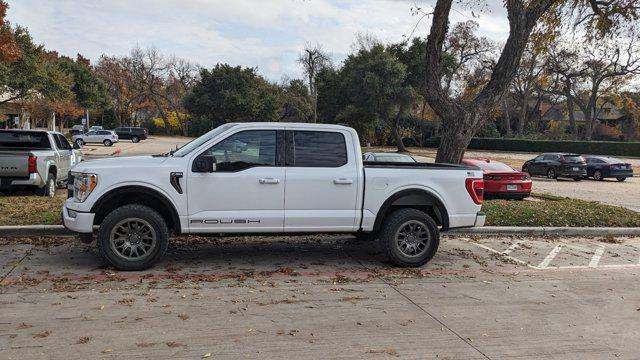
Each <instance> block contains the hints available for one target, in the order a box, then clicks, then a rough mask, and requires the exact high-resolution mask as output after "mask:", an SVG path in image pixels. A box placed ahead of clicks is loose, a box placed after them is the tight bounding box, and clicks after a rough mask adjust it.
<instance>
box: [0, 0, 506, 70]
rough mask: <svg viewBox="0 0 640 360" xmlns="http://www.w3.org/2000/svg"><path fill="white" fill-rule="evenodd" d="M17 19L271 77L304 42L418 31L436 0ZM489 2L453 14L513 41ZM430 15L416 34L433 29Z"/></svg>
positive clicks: (303, 0)
mask: <svg viewBox="0 0 640 360" xmlns="http://www.w3.org/2000/svg"><path fill="white" fill-rule="evenodd" d="M8 3H9V6H10V9H9V13H8V19H9V20H10V21H11V22H12V23H13V24H19V25H22V26H25V27H27V28H28V29H29V31H30V32H31V35H32V36H33V38H34V40H35V41H36V42H37V43H42V44H44V45H45V46H46V48H47V49H49V50H57V51H58V52H60V53H61V54H64V55H69V56H74V57H75V54H77V53H81V54H83V55H84V56H86V57H88V58H90V59H92V60H94V61H95V60H97V59H98V58H99V57H100V55H101V54H108V55H126V54H127V53H128V52H129V50H130V49H131V48H132V47H134V46H136V45H139V46H141V47H148V46H155V47H157V48H158V49H160V50H161V51H162V53H164V54H166V55H171V54H175V55H177V56H179V57H183V58H186V59H189V60H191V61H193V62H195V63H198V64H200V65H202V66H205V67H211V66H213V65H215V64H216V63H221V62H226V63H229V64H232V65H244V66H251V67H257V68H258V71H259V73H261V74H262V75H264V76H266V77H267V78H268V79H270V80H273V81H278V80H280V79H281V78H282V76H283V75H288V76H290V77H298V76H300V74H301V69H300V68H299V66H298V65H297V63H296V59H297V57H298V54H299V53H300V51H301V50H302V49H303V47H304V46H305V44H312V45H315V44H320V45H322V46H323V48H324V49H325V50H327V51H328V52H329V53H330V54H331V55H332V58H333V59H334V61H335V62H340V61H342V60H344V58H345V56H346V55H347V54H348V53H349V51H350V48H351V45H352V44H353V42H354V40H355V36H356V34H358V33H362V34H367V33H368V34H371V35H373V36H375V37H376V38H378V39H380V40H383V41H385V42H387V41H388V42H399V41H402V40H403V35H409V34H410V33H411V31H412V29H413V28H414V26H415V24H416V22H417V21H418V19H419V17H418V16H415V15H412V12H411V8H412V7H415V6H416V4H418V6H421V7H423V8H424V9H425V10H429V9H430V4H432V3H433V1H431V0H427V1H415V2H414V1H402V0H354V1H335V0H253V1H249V0H135V1H132V0H55V1H51V0H8ZM487 3H490V4H493V5H488V6H489V8H487V9H483V10H482V11H478V9H461V8H458V9H456V10H455V11H454V12H452V19H453V21H454V22H456V21H464V20H469V19H472V15H471V11H472V10H473V11H474V14H478V13H479V15H476V16H479V17H478V18H476V21H478V22H479V23H480V32H481V33H482V35H484V36H487V37H489V38H492V39H495V40H504V39H506V36H507V35H508V22H507V20H506V14H505V13H504V10H503V9H502V5H501V4H502V1H493V0H488V1H487ZM428 25H429V20H425V21H424V22H423V23H421V25H420V26H419V27H418V28H417V30H416V32H415V34H414V35H416V36H426V34H427V33H428Z"/></svg>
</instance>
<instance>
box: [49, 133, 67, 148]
mask: <svg viewBox="0 0 640 360" xmlns="http://www.w3.org/2000/svg"><path fill="white" fill-rule="evenodd" d="M53 137H54V138H55V139H56V146H57V147H58V149H60V150H71V144H69V141H67V138H65V137H64V136H62V135H60V134H55V135H53Z"/></svg>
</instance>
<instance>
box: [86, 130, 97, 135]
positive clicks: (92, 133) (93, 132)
mask: <svg viewBox="0 0 640 360" xmlns="http://www.w3.org/2000/svg"><path fill="white" fill-rule="evenodd" d="M95 134H96V132H95V131H89V132H88V133H87V135H89V136H92V135H95Z"/></svg>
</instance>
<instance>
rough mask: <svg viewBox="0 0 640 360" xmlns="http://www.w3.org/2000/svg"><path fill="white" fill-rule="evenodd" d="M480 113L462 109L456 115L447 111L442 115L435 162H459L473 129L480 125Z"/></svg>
mask: <svg viewBox="0 0 640 360" xmlns="http://www.w3.org/2000/svg"><path fill="white" fill-rule="evenodd" d="M481 118H482V115H480V114H478V113H471V112H469V111H464V112H462V114H460V115H458V114H456V113H455V112H451V113H447V114H446V115H445V116H444V117H442V122H443V129H444V130H443V132H442V138H441V140H440V146H439V147H438V154H437V155H436V163H450V164H459V163H460V162H461V161H462V158H463V157H464V152H465V150H466V149H467V146H469V143H470V142H471V138H472V137H473V134H474V131H472V129H476V128H479V127H480V125H481V121H480V120H481Z"/></svg>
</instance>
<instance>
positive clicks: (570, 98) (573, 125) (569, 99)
mask: <svg viewBox="0 0 640 360" xmlns="http://www.w3.org/2000/svg"><path fill="white" fill-rule="evenodd" d="M567 112H568V113H569V126H570V127H571V133H572V134H573V140H578V124H576V117H575V115H574V114H573V96H571V94H567Z"/></svg>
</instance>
